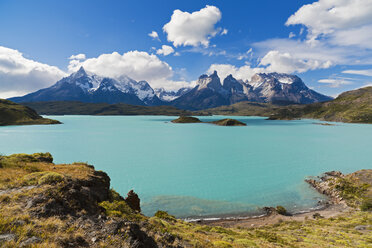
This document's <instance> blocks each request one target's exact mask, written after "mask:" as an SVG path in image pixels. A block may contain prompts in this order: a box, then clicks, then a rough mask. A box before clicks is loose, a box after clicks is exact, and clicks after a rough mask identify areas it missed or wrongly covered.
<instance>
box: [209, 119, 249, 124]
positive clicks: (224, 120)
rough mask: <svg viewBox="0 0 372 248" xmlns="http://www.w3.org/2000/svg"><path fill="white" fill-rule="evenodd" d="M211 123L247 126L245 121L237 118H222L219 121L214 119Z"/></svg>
mask: <svg viewBox="0 0 372 248" xmlns="http://www.w3.org/2000/svg"><path fill="white" fill-rule="evenodd" d="M210 123H212V124H215V125H218V126H247V124H245V123H244V122H241V121H238V120H235V119H222V120H218V121H212V122H210Z"/></svg>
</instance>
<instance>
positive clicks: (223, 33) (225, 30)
mask: <svg viewBox="0 0 372 248" xmlns="http://www.w3.org/2000/svg"><path fill="white" fill-rule="evenodd" d="M228 32H229V30H227V29H226V28H224V29H223V30H222V32H221V35H226V34H227V33H228Z"/></svg>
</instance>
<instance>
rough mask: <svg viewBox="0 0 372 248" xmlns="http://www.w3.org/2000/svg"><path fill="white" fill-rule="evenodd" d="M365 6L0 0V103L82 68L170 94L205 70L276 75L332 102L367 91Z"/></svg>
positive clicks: (371, 62)
mask: <svg viewBox="0 0 372 248" xmlns="http://www.w3.org/2000/svg"><path fill="white" fill-rule="evenodd" d="M371 6H372V1H371V0H338V1H336V0H319V1H293V0H282V1H276V0H251V1H223V0H214V1H178V0H177V1H175V0H167V1H165V0H162V1H144V0H141V1H95V0H94V1H92V0H90V1H88V0H85V1H76V0H75V1H72V0H71V1H68V0H65V1H47V0H44V1H41V0H33V1H26V0H24V1H12V0H0V97H9V96H14V95H20V94H25V93H28V92H31V91H34V90H37V89H39V88H43V87H47V86H49V85H51V84H53V83H54V82H55V81H56V80H58V79H59V78H61V77H63V76H65V75H67V74H68V73H71V72H73V71H74V70H76V68H78V67H79V66H81V65H83V66H84V67H85V68H86V69H87V70H89V71H92V72H95V73H98V74H102V75H105V76H111V77H119V76H120V75H122V74H126V75H128V76H130V77H132V78H134V79H136V80H142V79H143V80H147V81H148V82H149V83H150V84H151V85H152V86H153V87H165V88H169V89H176V88H179V87H182V86H187V85H189V84H190V82H192V81H195V80H196V79H197V78H198V77H199V76H200V75H201V74H203V73H206V72H211V71H212V70H214V69H216V70H217V71H218V72H219V74H220V75H221V76H222V77H223V76H225V75H227V74H230V73H232V74H233V75H234V76H235V77H237V78H240V79H243V80H249V78H250V77H251V76H252V75H253V74H254V73H256V72H271V71H277V72H284V73H293V74H297V75H299V76H300V77H301V78H303V80H304V81H305V83H306V84H307V85H308V86H309V87H311V88H313V89H315V90H317V91H319V92H322V93H325V94H328V95H332V96H335V95H337V94H338V93H340V92H343V91H345V90H350V89H355V88H359V87H362V86H364V85H368V84H371V83H372V70H371V69H372V59H371V55H372V43H370V42H369V41H370V38H372V7H371ZM154 32H156V34H157V35H158V36H157V37H156V36H154V35H153V37H151V36H149V34H150V33H153V34H155V33H154ZM163 46H165V47H163ZM162 48H163V49H162ZM78 54H80V56H75V57H71V56H72V55H78Z"/></svg>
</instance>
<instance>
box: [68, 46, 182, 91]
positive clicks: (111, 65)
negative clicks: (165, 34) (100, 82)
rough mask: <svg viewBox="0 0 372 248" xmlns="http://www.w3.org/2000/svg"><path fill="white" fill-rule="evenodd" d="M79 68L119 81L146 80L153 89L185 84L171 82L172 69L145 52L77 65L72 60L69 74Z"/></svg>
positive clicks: (83, 62)
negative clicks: (123, 78)
mask: <svg viewBox="0 0 372 248" xmlns="http://www.w3.org/2000/svg"><path fill="white" fill-rule="evenodd" d="M71 62H72V61H71ZM80 66H83V67H84V68H85V69H86V70H87V71H90V72H93V73H95V74H98V75H101V76H105V77H111V78H116V79H119V78H120V77H121V76H124V75H125V76H128V77H130V78H133V79H134V80H136V81H140V80H146V81H147V82H148V83H149V84H150V85H151V86H152V87H153V88H160V87H163V88H166V89H169V88H172V89H178V88H181V87H185V85H186V84H187V83H186V82H177V81H173V80H172V76H173V69H172V67H171V66H170V65H169V64H167V63H166V62H164V61H162V60H160V59H159V58H158V57H157V56H156V55H154V54H149V53H147V52H141V51H129V52H126V53H123V54H119V53H118V52H113V53H110V54H101V55H100V56H98V57H96V58H88V59H86V60H85V61H81V62H78V63H76V60H73V62H72V63H70V65H69V67H68V69H69V72H74V71H76V70H78V69H79V68H80ZM187 85H189V84H187Z"/></svg>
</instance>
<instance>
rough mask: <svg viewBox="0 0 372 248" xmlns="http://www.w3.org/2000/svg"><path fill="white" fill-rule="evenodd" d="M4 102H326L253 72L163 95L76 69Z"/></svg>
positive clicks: (292, 82) (205, 78) (295, 82)
mask: <svg viewBox="0 0 372 248" xmlns="http://www.w3.org/2000/svg"><path fill="white" fill-rule="evenodd" d="M9 100H11V101H14V102H18V103H25V102H46V101H80V102H86V103H109V104H115V103H126V104H131V105H142V106H159V105H171V106H175V107H178V108H181V109H186V110H201V109H206V108H214V107H218V106H222V105H230V104H234V103H237V102H241V101H250V102H261V103H273V104H280V105H288V104H307V103H314V102H323V101H329V100H332V98H330V97H328V96H325V95H322V94H319V93H317V92H315V91H314V90H311V89H309V88H308V87H307V86H306V85H305V84H304V82H303V81H302V80H301V79H300V78H299V77H298V76H295V75H289V74H280V73H268V74H265V73H259V74H255V75H254V76H253V77H252V79H251V80H250V81H245V82H244V81H242V80H237V79H235V78H234V77H233V76H232V75H229V76H228V77H226V78H225V79H224V80H223V83H221V81H220V78H219V77H218V75H217V72H216V71H215V72H214V73H213V74H211V75H202V76H200V77H199V79H198V81H197V84H196V86H195V87H194V88H181V89H179V90H177V91H166V90H165V89H162V88H160V89H155V90H154V89H153V88H152V87H151V86H150V85H149V84H148V83H147V82H146V81H135V80H133V79H131V78H129V77H127V76H121V77H120V78H118V79H113V78H108V77H101V76H98V75H95V74H93V73H90V72H86V71H85V70H84V68H83V67H81V68H80V69H79V70H78V71H77V72H74V73H72V74H71V75H69V76H68V77H65V78H62V79H61V80H59V81H58V82H56V83H55V84H54V85H52V86H50V87H49V88H45V89H41V90H38V91H36V92H33V93H30V94H27V95H25V96H22V97H13V98H10V99H9Z"/></svg>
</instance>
